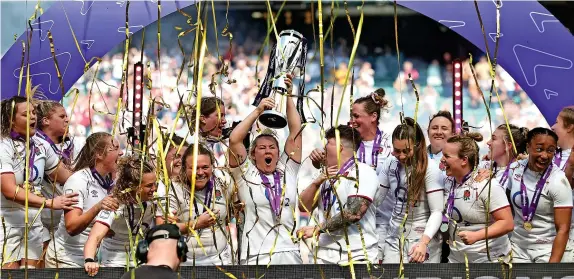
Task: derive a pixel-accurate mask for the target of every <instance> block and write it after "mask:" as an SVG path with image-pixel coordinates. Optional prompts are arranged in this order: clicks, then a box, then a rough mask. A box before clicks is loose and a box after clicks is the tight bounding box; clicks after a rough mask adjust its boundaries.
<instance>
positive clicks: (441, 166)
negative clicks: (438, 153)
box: [438, 162, 446, 171]
mask: <svg viewBox="0 0 574 279" xmlns="http://www.w3.org/2000/svg"><path fill="white" fill-rule="evenodd" d="M438 168H439V169H440V170H441V171H444V170H445V169H446V168H445V166H444V163H443V162H440V164H438Z"/></svg>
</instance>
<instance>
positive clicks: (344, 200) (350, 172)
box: [297, 125, 378, 264]
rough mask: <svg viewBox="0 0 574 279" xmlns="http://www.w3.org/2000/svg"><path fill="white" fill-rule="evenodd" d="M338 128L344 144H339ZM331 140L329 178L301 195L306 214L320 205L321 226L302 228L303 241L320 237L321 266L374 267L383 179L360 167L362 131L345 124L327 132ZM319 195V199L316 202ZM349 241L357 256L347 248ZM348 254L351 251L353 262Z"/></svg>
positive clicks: (328, 163) (327, 158)
mask: <svg viewBox="0 0 574 279" xmlns="http://www.w3.org/2000/svg"><path fill="white" fill-rule="evenodd" d="M336 129H337V130H338V131H339V136H340V142H337V140H336V135H335V134H336ZM325 137H326V139H327V144H326V145H325V163H326V165H327V169H328V172H329V175H328V177H327V175H323V176H322V177H321V178H319V179H317V180H315V181H314V182H313V183H311V185H309V186H308V187H307V188H306V189H305V190H304V191H303V192H302V193H301V195H300V200H301V204H300V206H299V209H300V210H306V209H305V208H307V209H308V210H311V208H314V207H315V206H317V205H318V209H319V214H318V215H319V222H320V225H318V226H307V227H302V228H301V229H299V231H298V233H297V236H298V237H300V238H304V239H306V238H311V237H315V236H317V235H318V237H319V242H318V244H317V245H318V251H317V257H316V261H317V262H316V263H321V264H344V263H348V261H354V262H355V263H356V262H363V263H367V262H374V261H375V259H376V258H377V254H378V248H377V233H376V229H375V210H376V208H375V205H374V204H373V200H374V198H375V193H376V191H377V187H378V183H377V174H376V172H375V170H374V169H373V168H372V167H370V166H369V165H366V164H364V163H356V162H355V158H354V152H355V151H356V150H357V149H358V148H359V145H360V144H361V136H360V135H359V133H358V132H357V130H356V129H354V128H351V127H349V126H344V125H340V126H338V127H336V128H330V129H329V130H327V132H326V135H325ZM338 155H339V156H340V162H339V161H338V159H337V158H338V157H339V156H338ZM317 191H320V192H319V199H318V201H314V197H315V195H316V194H317ZM359 226H360V228H361V231H359ZM361 232H362V236H361ZM346 237H348V241H349V242H348V243H350V245H351V246H350V250H351V251H348V249H347V244H346V243H347V242H346V241H347V240H346V239H345V238H346ZM363 245H364V247H366V252H365V250H363ZM341 249H342V250H341ZM340 251H341V253H340ZM347 252H351V258H350V259H349V257H348V253H347Z"/></svg>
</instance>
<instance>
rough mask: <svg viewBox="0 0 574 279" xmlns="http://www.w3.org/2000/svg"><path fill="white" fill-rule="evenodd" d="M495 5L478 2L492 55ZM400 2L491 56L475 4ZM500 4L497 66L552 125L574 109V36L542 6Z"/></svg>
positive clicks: (514, 3) (519, 3)
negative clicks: (566, 109) (567, 108)
mask: <svg viewBox="0 0 574 279" xmlns="http://www.w3.org/2000/svg"><path fill="white" fill-rule="evenodd" d="M495 2H496V1H478V7H479V10H480V14H481V16H482V21H483V24H484V31H485V33H486V39H487V41H488V44H489V45H488V47H489V49H490V52H491V55H494V48H495V40H496V4H495ZM398 3H399V4H400V5H402V6H404V7H406V8H409V9H412V10H414V11H417V12H419V13H421V14H424V15H426V16H428V17H430V18H432V19H434V20H436V21H438V22H440V23H441V24H443V25H445V26H446V27H449V28H450V29H452V30H453V31H455V32H457V33H458V34H460V35H461V36H463V37H464V38H466V39H467V40H468V41H470V42H471V43H473V44H474V45H476V46H478V47H479V48H480V49H482V50H483V51H484V52H486V47H485V42H484V36H483V33H482V30H481V28H480V23H479V21H478V15H477V13H476V9H475V6H474V1H445V2H435V1H421V2H418V1H417V2H411V1H400V0H399V1H398ZM501 4H502V5H501V7H500V33H501V34H500V39H499V47H498V59H497V62H498V64H500V65H501V66H502V67H503V68H504V69H505V70H506V71H507V72H508V73H509V74H510V75H511V76H512V77H513V78H514V80H516V82H517V83H518V84H519V85H520V87H522V89H523V90H524V91H525V92H526V93H527V94H528V96H529V97H530V99H532V101H533V102H534V104H536V106H537V107H538V109H540V112H542V114H543V115H544V117H545V118H546V121H547V122H548V123H549V124H550V125H552V124H553V123H554V121H555V120H556V116H558V113H559V112H560V110H561V109H562V108H563V107H564V106H567V105H574V69H573V68H574V67H573V66H574V65H573V62H572V61H574V36H572V34H570V33H569V32H568V30H567V29H566V28H565V27H564V25H562V24H561V23H560V22H559V21H558V19H556V18H555V17H554V16H553V15H552V14H551V13H550V12H549V11H548V10H546V9H545V8H544V7H543V6H542V5H540V3H538V2H537V1H501ZM476 59H478V57H476ZM515 124H517V123H515Z"/></svg>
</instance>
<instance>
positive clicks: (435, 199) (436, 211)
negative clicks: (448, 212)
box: [424, 191, 444, 239]
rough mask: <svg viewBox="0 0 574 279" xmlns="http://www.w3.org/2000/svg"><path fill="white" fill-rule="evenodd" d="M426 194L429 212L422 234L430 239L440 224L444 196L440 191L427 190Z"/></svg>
mask: <svg viewBox="0 0 574 279" xmlns="http://www.w3.org/2000/svg"><path fill="white" fill-rule="evenodd" d="M426 195H427V202H428V205H429V209H430V212H431V214H430V216H429V219H428V220H427V225H426V227H425V231H424V234H425V235H426V236H428V237H429V238H431V239H432V238H433V237H434V235H435V234H436V232H438V229H439V228H440V225H441V224H442V211H443V208H444V196H443V192H442V191H434V192H429V193H427V194H426Z"/></svg>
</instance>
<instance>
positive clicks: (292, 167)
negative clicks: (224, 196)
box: [231, 153, 301, 260]
mask: <svg viewBox="0 0 574 279" xmlns="http://www.w3.org/2000/svg"><path fill="white" fill-rule="evenodd" d="M300 166H301V165H300V164H299V163H297V162H295V161H293V160H291V159H290V158H289V156H288V155H287V154H286V153H283V154H282V155H281V158H280V160H279V162H278V163H277V171H278V172H279V173H280V176H281V184H282V185H281V187H282V189H283V190H282V192H283V191H284V192H285V193H284V194H283V199H282V200H281V205H282V206H281V208H280V209H281V211H280V212H281V215H280V219H279V220H277V219H278V218H277V217H276V216H275V214H274V212H273V211H272V208H271V205H270V203H269V199H268V198H267V197H266V191H265V188H266V187H265V186H264V185H263V182H262V180H261V177H260V172H259V170H258V169H257V167H256V166H255V163H253V162H251V160H249V159H246V160H245V161H244V162H243V163H242V164H241V165H240V166H239V167H236V168H231V175H232V176H233V179H234V180H235V183H236V185H237V187H238V194H239V199H240V200H241V202H243V203H244V204H245V210H244V212H245V220H244V224H243V235H242V236H241V239H242V240H241V260H246V259H247V258H248V254H247V253H248V251H247V250H248V248H249V256H256V255H258V254H269V252H270V251H271V248H272V247H273V243H274V241H275V238H276V237H277V235H279V236H278V238H277V242H276V243H275V249H274V251H273V252H286V251H297V252H299V245H298V244H295V243H294V239H295V238H296V237H297V236H296V228H295V211H296V210H297V198H298V193H297V173H298V171H299V167H300ZM265 176H266V177H267V179H268V180H269V182H270V183H271V184H272V185H274V178H273V174H270V175H265ZM257 217H259V220H257ZM279 223H280V224H281V225H280V226H277V224H279Z"/></svg>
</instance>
